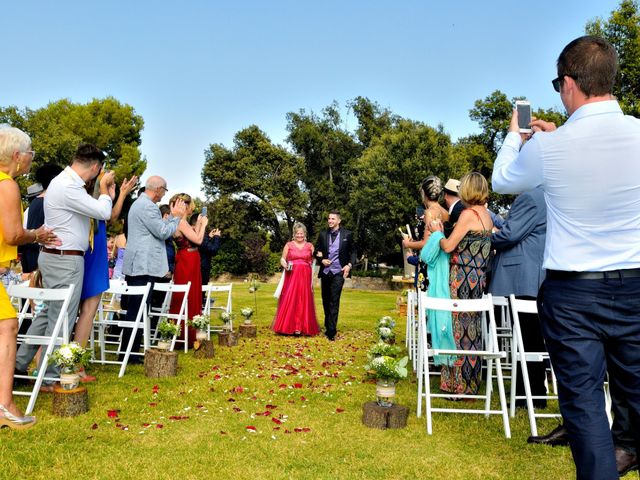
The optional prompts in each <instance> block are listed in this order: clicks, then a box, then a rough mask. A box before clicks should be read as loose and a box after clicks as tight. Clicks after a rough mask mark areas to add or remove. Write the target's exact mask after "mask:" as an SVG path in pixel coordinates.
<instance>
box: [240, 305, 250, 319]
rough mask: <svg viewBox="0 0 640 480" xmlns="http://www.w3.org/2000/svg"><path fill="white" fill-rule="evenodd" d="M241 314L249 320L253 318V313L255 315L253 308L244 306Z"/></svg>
mask: <svg viewBox="0 0 640 480" xmlns="http://www.w3.org/2000/svg"><path fill="white" fill-rule="evenodd" d="M240 314H241V315H242V316H243V317H244V318H245V320H249V319H250V318H251V315H253V308H251V307H244V308H243V309H242V310H240Z"/></svg>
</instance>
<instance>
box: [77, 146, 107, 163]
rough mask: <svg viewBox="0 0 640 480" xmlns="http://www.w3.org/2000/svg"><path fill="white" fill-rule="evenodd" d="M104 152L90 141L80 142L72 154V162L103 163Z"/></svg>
mask: <svg viewBox="0 0 640 480" xmlns="http://www.w3.org/2000/svg"><path fill="white" fill-rule="evenodd" d="M105 158H107V156H106V155H105V153H104V152H103V151H102V150H100V149H99V148H98V147H96V146H95V145H94V144H92V143H81V144H80V145H79V146H78V149H77V150H76V154H75V155H74V156H73V161H74V162H79V163H82V164H85V165H88V164H90V163H93V162H98V163H104V159H105Z"/></svg>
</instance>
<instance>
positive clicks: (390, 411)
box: [362, 402, 409, 430]
mask: <svg viewBox="0 0 640 480" xmlns="http://www.w3.org/2000/svg"><path fill="white" fill-rule="evenodd" d="M408 416H409V409H408V408H407V407H404V406H402V405H397V404H393V405H392V406H391V407H381V406H380V405H378V404H377V403H376V402H367V403H365V404H364V405H363V406H362V423H363V424H364V425H366V426H367V427H369V428H379V429H380V430H386V429H387V428H404V427H406V426H407V417H408Z"/></svg>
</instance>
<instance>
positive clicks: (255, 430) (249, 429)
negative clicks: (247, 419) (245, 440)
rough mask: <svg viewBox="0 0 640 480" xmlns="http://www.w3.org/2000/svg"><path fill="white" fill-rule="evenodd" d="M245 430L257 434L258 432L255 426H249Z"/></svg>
mask: <svg viewBox="0 0 640 480" xmlns="http://www.w3.org/2000/svg"><path fill="white" fill-rule="evenodd" d="M245 429H246V430H247V432H251V433H256V432H257V431H258V430H257V429H256V427H254V426H253V425H248V426H246V427H245Z"/></svg>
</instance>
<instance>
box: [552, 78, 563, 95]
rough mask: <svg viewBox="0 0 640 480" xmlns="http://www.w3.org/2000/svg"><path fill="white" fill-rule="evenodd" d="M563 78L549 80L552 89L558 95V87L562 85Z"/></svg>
mask: <svg viewBox="0 0 640 480" xmlns="http://www.w3.org/2000/svg"><path fill="white" fill-rule="evenodd" d="M563 78H564V75H563V76H561V77H557V78H554V79H553V80H551V85H553V89H554V90H555V91H556V92H558V93H560V85H561V84H562V79H563Z"/></svg>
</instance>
